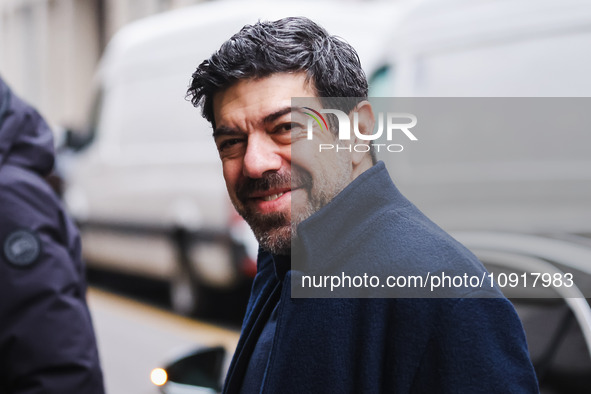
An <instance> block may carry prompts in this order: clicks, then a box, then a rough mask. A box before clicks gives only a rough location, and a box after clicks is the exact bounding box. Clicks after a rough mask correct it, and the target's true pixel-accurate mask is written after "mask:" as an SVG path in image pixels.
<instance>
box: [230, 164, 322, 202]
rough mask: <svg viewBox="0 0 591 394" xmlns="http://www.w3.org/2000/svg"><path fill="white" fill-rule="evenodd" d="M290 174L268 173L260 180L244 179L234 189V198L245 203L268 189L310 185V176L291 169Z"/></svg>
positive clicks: (306, 186)
mask: <svg viewBox="0 0 591 394" xmlns="http://www.w3.org/2000/svg"><path fill="white" fill-rule="evenodd" d="M292 170H293V171H291V173H285V172H268V173H265V174H263V177H262V178H256V179H253V178H246V180H245V181H244V182H242V183H241V184H240V185H238V187H237V188H236V197H238V198H239V199H240V201H246V200H247V199H248V198H249V196H251V195H252V194H253V193H256V192H264V191H267V190H270V189H283V188H292V185H293V187H295V188H300V187H304V188H308V187H310V186H311V185H312V176H311V175H310V174H309V173H308V172H306V171H301V170H299V171H298V170H296V169H293V168H292Z"/></svg>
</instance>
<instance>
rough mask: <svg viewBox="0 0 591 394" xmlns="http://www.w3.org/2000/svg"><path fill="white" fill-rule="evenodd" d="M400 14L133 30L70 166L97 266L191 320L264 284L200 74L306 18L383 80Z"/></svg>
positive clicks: (246, 17)
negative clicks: (195, 101)
mask: <svg viewBox="0 0 591 394" xmlns="http://www.w3.org/2000/svg"><path fill="white" fill-rule="evenodd" d="M398 8H399V7H398V6H397V5H395V4H392V5H391V4H386V5H380V6H379V8H378V6H377V5H374V4H357V3H345V4H342V3H336V2H335V3H326V2H323V3H316V2H297V3H295V2H274V3H272V2H263V3H262V2H225V1H216V2H212V3H208V4H203V5H197V6H194V7H189V8H183V9H179V10H177V11H173V12H169V13H166V14H162V15H158V16H155V17H150V18H147V19H145V20H142V21H139V22H136V23H133V24H131V25H129V26H128V27H125V28H124V29H122V30H121V31H120V32H119V33H118V34H117V35H116V36H115V37H114V38H113V40H112V41H111V43H110V44H109V45H108V48H107V50H106V53H105V55H104V57H103V59H102V61H101V63H100V68H99V71H98V74H97V76H96V85H97V95H96V106H95V108H94V111H93V115H92V116H91V117H90V121H89V123H90V124H89V130H90V133H89V135H88V136H87V138H88V143H87V144H86V145H85V146H84V147H83V148H82V149H80V150H79V151H78V152H76V153H75V154H74V155H71V156H70V157H68V158H67V159H68V160H67V163H66V166H65V167H66V170H67V171H66V182H67V186H66V192H65V201H66V204H67V207H68V209H69V210H70V212H71V213H72V215H73V216H74V217H75V218H76V220H77V221H78V223H79V224H80V228H81V234H82V240H83V254H84V257H85V258H86V260H87V261H88V264H89V266H94V267H101V268H105V269H110V270H115V271H121V272H126V273H131V274H137V275H143V276H147V277H151V278H157V279H162V280H166V281H169V282H170V283H171V284H172V286H171V289H172V292H171V295H172V302H173V305H174V307H175V308H176V309H177V310H179V311H181V312H190V311H192V310H194V309H195V307H197V309H199V308H200V307H203V306H207V305H208V304H210V303H211V299H209V300H208V299H207V297H204V296H203V294H209V293H208V292H207V290H208V289H217V290H225V289H232V288H235V287H236V286H238V285H239V284H240V283H241V282H243V281H244V280H245V278H246V279H248V278H250V277H252V276H253V275H254V273H255V272H256V267H255V262H254V260H255V257H256V252H257V250H256V248H257V245H256V242H255V241H254V239H253V236H252V235H251V234H250V230H249V229H248V226H246V224H245V223H244V222H243V221H242V220H241V219H239V218H238V217H237V215H236V214H235V212H234V209H233V207H232V205H231V203H230V201H229V198H228V197H227V192H226V189H225V185H224V182H223V179H222V173H221V164H220V160H219V158H218V154H217V150H216V148H215V145H214V143H213V139H212V137H211V127H210V125H209V124H208V123H207V122H206V121H205V120H203V119H202V118H201V114H200V111H199V110H197V109H195V108H193V107H192V105H191V104H190V102H188V101H187V100H186V99H185V95H186V90H187V87H188V85H189V82H190V77H191V74H192V73H193V71H194V70H195V68H196V67H197V65H198V64H199V63H201V62H202V61H203V60H205V59H206V58H208V57H209V56H210V55H211V54H212V53H213V52H214V51H215V50H216V49H217V48H219V46H220V45H221V44H222V43H223V42H224V41H225V40H227V39H228V38H230V36H231V35H232V34H234V33H236V32H237V31H238V30H239V29H240V28H241V27H242V26H244V25H246V24H252V23H255V22H256V21H257V20H259V19H269V20H274V19H279V18H281V17H285V16H297V15H305V16H308V17H310V18H311V19H313V20H316V21H318V22H319V23H320V24H322V25H323V26H325V27H326V28H327V29H328V30H329V31H330V32H331V33H332V34H337V35H340V36H342V37H343V38H345V39H347V40H349V41H350V43H351V44H352V45H353V46H354V47H355V48H357V49H358V50H359V53H360V56H361V58H362V62H363V64H364V66H365V68H366V69H367V70H368V72H372V71H371V70H374V69H376V68H378V67H379V65H380V64H381V62H382V60H383V57H384V56H385V51H384V50H383V48H384V45H383V42H382V41H383V38H385V37H387V36H388V35H387V34H385V32H387V31H388V30H389V29H390V26H392V25H394V24H395V20H396V18H397V17H398V15H399V12H398ZM70 137H71V138H70V139H71V140H74V139H76V138H75V137H76V136H75V135H73V134H70Z"/></svg>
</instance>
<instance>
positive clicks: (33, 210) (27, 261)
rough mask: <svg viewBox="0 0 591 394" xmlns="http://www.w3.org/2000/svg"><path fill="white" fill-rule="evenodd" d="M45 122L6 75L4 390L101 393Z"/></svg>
mask: <svg viewBox="0 0 591 394" xmlns="http://www.w3.org/2000/svg"><path fill="white" fill-rule="evenodd" d="M53 162H54V153H53V138H52V133H51V130H50V129H49V127H48V126H47V124H46V123H45V122H44V121H43V119H42V118H41V117H40V116H39V114H38V113H37V112H36V111H35V110H34V109H33V108H31V107H30V106H29V105H27V104H26V103H24V102H23V101H21V100H20V99H19V98H18V97H17V96H16V95H14V94H13V93H12V91H11V90H10V89H9V88H8V86H7V85H6V84H5V83H4V81H3V80H2V79H0V248H2V249H1V250H0V299H1V301H0V393H6V394H8V393H10V394H65V393H80V394H82V393H84V394H102V393H104V389H103V380H102V372H101V368H100V365H99V359H98V352H97V346H96V340H95V336H94V332H93V328H92V322H91V318H90V313H89V311H88V307H87V305H86V282H85V278H84V267H83V265H82V261H81V256H80V240H79V237H78V232H77V230H76V228H75V227H74V224H73V223H72V221H71V220H70V219H69V218H68V216H67V215H66V213H65V212H64V210H63V209H62V205H61V203H60V201H59V199H58V197H57V195H56V194H55V193H54V191H53V190H52V189H51V187H50V186H49V184H48V183H47V182H46V181H45V180H44V178H45V177H46V176H47V175H48V174H49V173H50V172H51V170H52V168H53Z"/></svg>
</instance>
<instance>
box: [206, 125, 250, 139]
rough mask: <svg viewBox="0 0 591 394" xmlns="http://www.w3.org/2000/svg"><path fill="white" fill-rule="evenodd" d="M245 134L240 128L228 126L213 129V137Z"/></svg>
mask: <svg viewBox="0 0 591 394" xmlns="http://www.w3.org/2000/svg"><path fill="white" fill-rule="evenodd" d="M236 134H243V133H241V132H240V131H239V130H236V129H233V128H231V127H227V126H220V127H218V128H216V129H215V130H214V131H213V134H212V135H213V138H217V137H221V136H223V135H236Z"/></svg>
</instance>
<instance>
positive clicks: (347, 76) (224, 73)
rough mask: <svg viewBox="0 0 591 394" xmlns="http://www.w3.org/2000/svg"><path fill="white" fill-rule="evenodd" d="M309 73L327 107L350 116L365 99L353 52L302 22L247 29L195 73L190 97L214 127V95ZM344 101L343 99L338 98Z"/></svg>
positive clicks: (264, 24) (294, 19)
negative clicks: (245, 82) (237, 85)
mask: <svg viewBox="0 0 591 394" xmlns="http://www.w3.org/2000/svg"><path fill="white" fill-rule="evenodd" d="M297 71H305V72H306V73H307V78H308V81H311V82H312V83H313V84H312V85H313V88H314V89H315V90H316V93H317V96H318V97H321V98H323V97H326V98H331V99H330V104H329V105H327V104H328V103H327V102H326V101H327V100H323V101H324V102H323V105H324V106H325V108H336V109H340V110H342V111H344V112H346V113H349V112H350V111H351V110H352V109H353V108H354V107H355V105H357V103H358V102H360V101H362V100H364V99H366V98H367V89H368V87H367V78H366V76H365V73H364V72H363V70H362V68H361V63H360V61H359V56H358V55H357V52H355V49H353V47H352V46H351V45H349V44H348V43H346V42H345V41H343V40H342V39H341V38H339V37H336V36H331V35H330V34H329V33H328V32H327V31H326V30H325V29H324V28H322V27H320V26H319V25H317V24H316V23H314V22H313V21H311V20H310V19H308V18H304V17H290V18H284V19H280V20H277V21H273V22H260V21H259V22H257V23H255V24H254V25H246V26H244V27H243V28H242V29H241V30H240V31H239V32H238V33H237V34H235V35H234V36H232V38H230V39H229V40H228V41H226V42H225V43H224V44H222V46H221V47H220V49H219V50H218V51H217V52H216V53H214V54H213V55H212V56H211V57H210V58H209V59H207V60H205V61H204V62H203V63H201V64H200V65H199V67H197V70H195V72H194V73H193V76H192V80H191V84H190V87H189V90H188V92H187V97H188V98H190V100H191V102H192V103H193V105H194V106H195V107H198V106H201V107H202V113H203V116H204V117H205V118H206V119H207V120H208V121H209V122H210V123H211V124H212V125H213V126H214V128H215V121H214V116H213V96H214V94H215V93H217V92H219V91H220V90H223V89H225V88H227V87H229V86H230V85H232V84H233V83H234V82H236V81H238V80H242V79H250V78H262V77H266V76H269V75H271V74H273V73H278V72H297ZM339 98H343V99H339Z"/></svg>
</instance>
